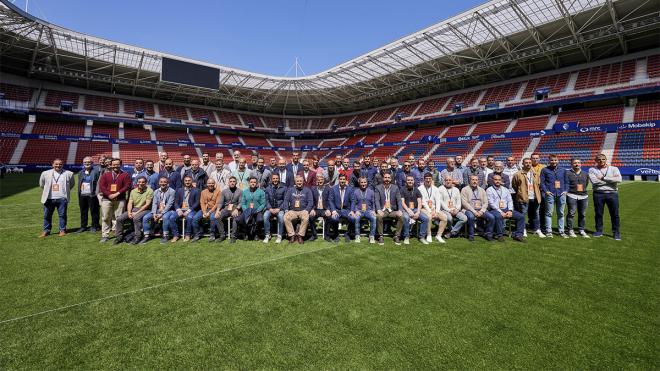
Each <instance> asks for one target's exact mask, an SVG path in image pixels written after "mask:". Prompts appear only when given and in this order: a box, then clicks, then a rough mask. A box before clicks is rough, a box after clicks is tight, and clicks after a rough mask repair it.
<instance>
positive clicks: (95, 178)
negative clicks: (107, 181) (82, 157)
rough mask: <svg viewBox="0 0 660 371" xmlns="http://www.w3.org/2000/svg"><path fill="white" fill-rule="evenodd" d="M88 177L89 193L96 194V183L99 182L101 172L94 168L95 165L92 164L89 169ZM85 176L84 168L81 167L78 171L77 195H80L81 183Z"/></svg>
mask: <svg viewBox="0 0 660 371" xmlns="http://www.w3.org/2000/svg"><path fill="white" fill-rule="evenodd" d="M88 176H89V177H90V180H91V182H90V184H89V185H90V194H91V195H92V196H95V195H96V185H97V184H98V183H99V179H100V178H101V173H100V172H99V170H98V169H97V168H96V166H92V169H91V170H90V171H89V175H88ZM84 177H85V168H84V167H83V169H82V170H80V171H79V172H78V196H80V190H81V188H82V183H83V179H84Z"/></svg>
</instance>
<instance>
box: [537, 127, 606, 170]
mask: <svg viewBox="0 0 660 371" xmlns="http://www.w3.org/2000/svg"><path fill="white" fill-rule="evenodd" d="M604 138H605V134H604V133H571V134H560V135H545V136H543V137H542V138H541V142H540V143H539V145H538V147H537V148H536V151H537V152H540V153H542V154H544V156H546V155H549V154H552V153H554V154H556V155H557V156H558V157H559V162H560V165H561V166H566V167H570V159H571V158H572V157H576V158H579V159H581V160H582V161H583V162H586V163H589V161H591V159H593V158H594V157H595V156H596V154H598V152H599V151H600V149H601V147H602V145H603V139H604Z"/></svg>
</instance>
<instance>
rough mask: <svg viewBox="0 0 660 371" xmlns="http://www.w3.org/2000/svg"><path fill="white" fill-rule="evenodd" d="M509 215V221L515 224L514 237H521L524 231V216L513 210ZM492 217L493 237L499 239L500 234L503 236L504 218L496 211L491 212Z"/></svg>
mask: <svg viewBox="0 0 660 371" xmlns="http://www.w3.org/2000/svg"><path fill="white" fill-rule="evenodd" d="M511 214H512V215H511V220H513V221H514V222H515V223H516V230H515V232H514V236H516V237H521V236H522V235H523V231H524V230H525V215H523V214H521V213H519V212H518V211H515V210H513V211H512V212H511ZM492 215H493V216H494V217H495V235H496V236H497V237H500V236H502V234H504V217H503V216H502V214H500V213H499V212H497V211H493V212H492Z"/></svg>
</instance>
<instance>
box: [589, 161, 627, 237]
mask: <svg viewBox="0 0 660 371" xmlns="http://www.w3.org/2000/svg"><path fill="white" fill-rule="evenodd" d="M589 180H591V184H592V188H593V198H594V212H595V217H596V232H594V234H593V236H594V237H602V236H603V212H604V211H605V205H607V210H608V211H609V213H610V219H611V221H612V232H613V234H614V239H615V240H617V241H621V230H620V229H619V226H620V221H619V192H618V186H619V183H621V182H622V181H623V178H622V177H621V172H619V168H617V167H616V166H611V165H609V164H608V163H607V157H606V156H605V155H604V154H602V153H601V154H599V155H598V156H596V167H592V168H591V169H589Z"/></svg>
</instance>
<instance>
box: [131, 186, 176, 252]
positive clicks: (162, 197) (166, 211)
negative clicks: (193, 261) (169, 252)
mask: <svg viewBox="0 0 660 371" xmlns="http://www.w3.org/2000/svg"><path fill="white" fill-rule="evenodd" d="M168 183H169V181H168V180H167V178H165V177H162V178H160V179H158V188H157V189H156V190H155V191H154V195H153V199H152V202H151V212H150V213H148V214H146V215H145V216H144V217H143V218H142V224H143V225H144V238H143V239H142V241H140V244H145V243H147V241H149V237H150V236H151V230H152V226H153V224H154V223H158V222H161V221H162V223H163V237H162V238H161V240H160V243H161V244H165V243H167V241H168V240H169V236H170V233H171V234H172V237H173V238H172V242H176V241H177V240H178V239H179V228H178V227H177V225H176V213H175V212H174V198H175V194H176V192H175V191H174V190H173V189H172V188H170V186H169V184H168ZM173 217H174V219H172V218H173ZM172 220H174V223H172Z"/></svg>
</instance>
